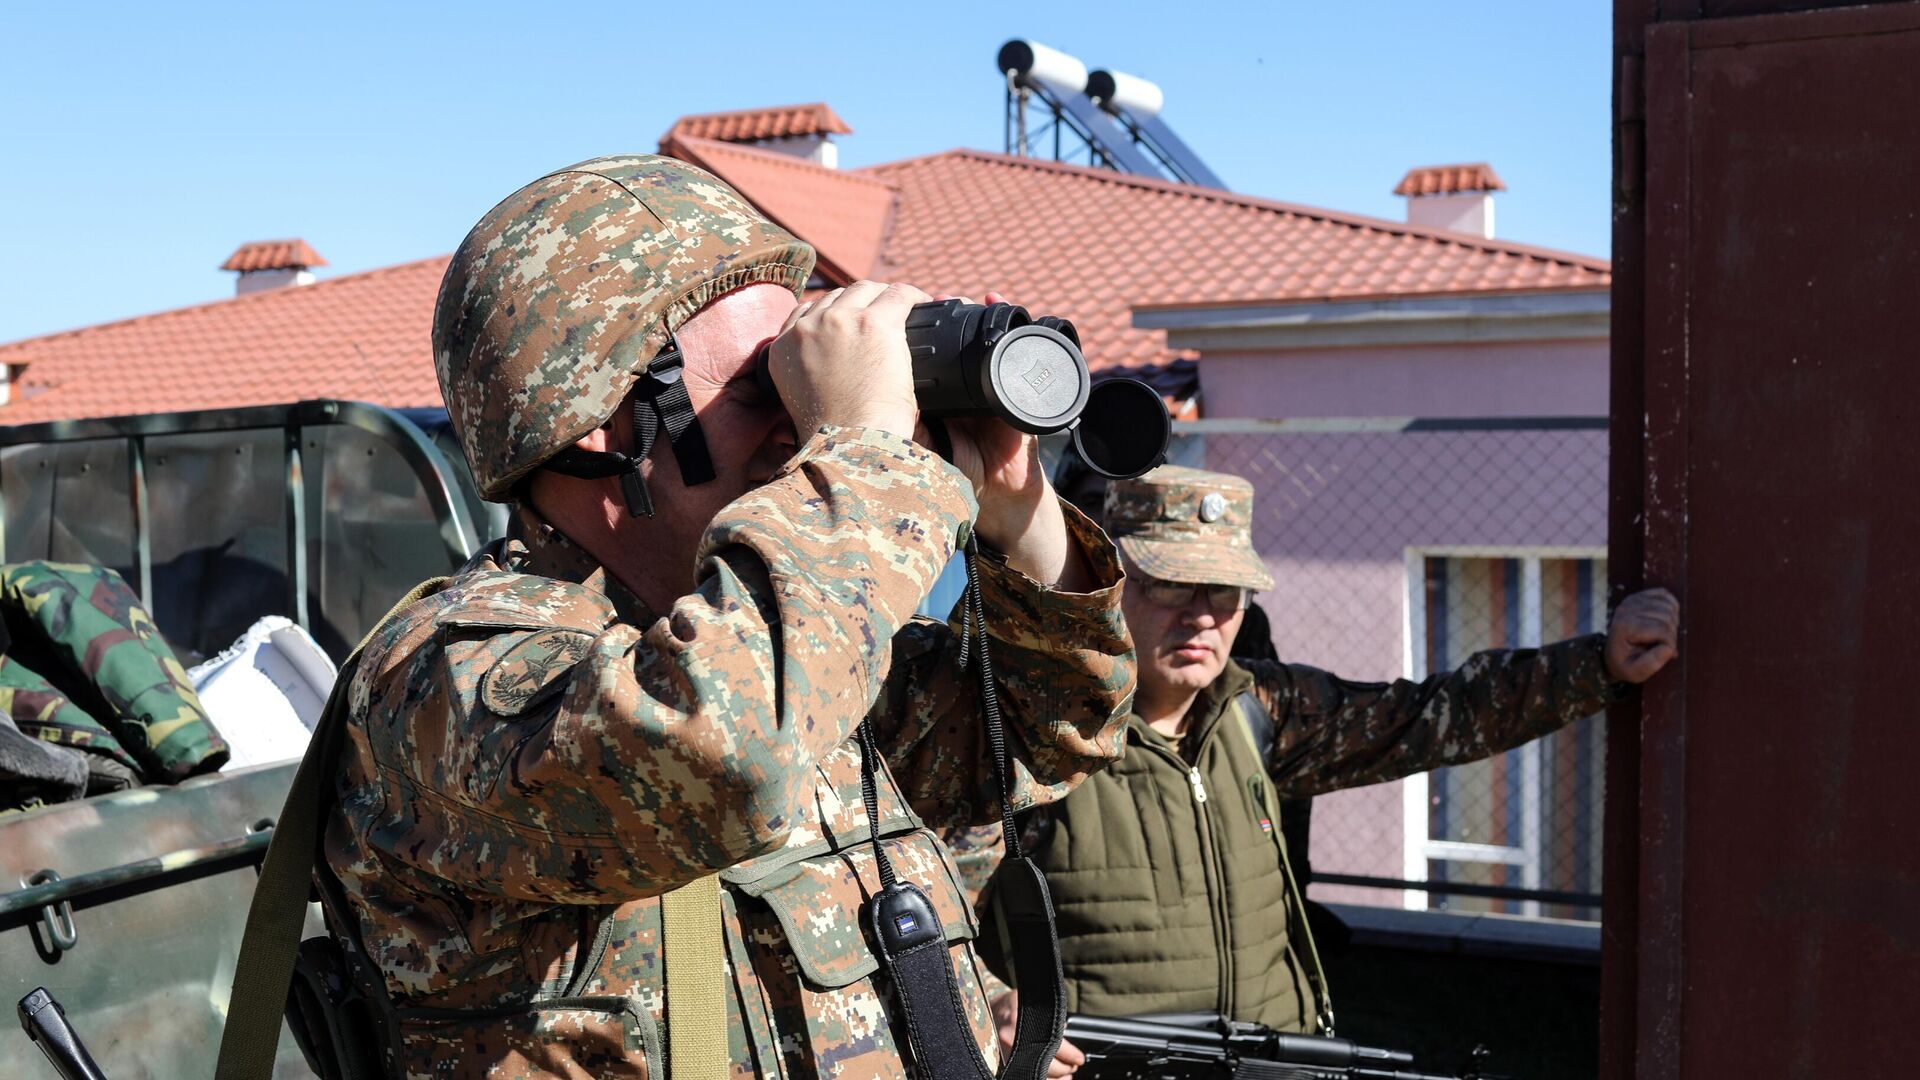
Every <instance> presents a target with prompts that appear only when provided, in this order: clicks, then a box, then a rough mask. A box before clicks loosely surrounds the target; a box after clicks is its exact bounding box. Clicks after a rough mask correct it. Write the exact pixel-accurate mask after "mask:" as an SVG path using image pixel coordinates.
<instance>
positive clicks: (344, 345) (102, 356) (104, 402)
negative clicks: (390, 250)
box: [0, 256, 447, 424]
mask: <svg viewBox="0 0 1920 1080" xmlns="http://www.w3.org/2000/svg"><path fill="white" fill-rule="evenodd" d="M446 268H447V257H446V256H440V257H439V258H433V259H423V260H421V261H419V262H410V263H402V264H401V265H399V266H390V267H386V268H385V269H381V270H371V271H368V272H366V273H364V274H348V275H346V276H343V277H337V278H331V279H329V280H326V281H321V282H317V283H315V284H313V285H305V286H301V287H299V288H288V289H274V290H271V291H268V292H261V293H254V294H253V295H250V296H239V297H233V298H230V299H226V300H218V301H215V302H213V303H211V304H200V305H198V306H196V307H189V308H180V309H178V310H175V311H166V312H161V313H160V314H157V315H143V316H141V317H139V318H134V319H126V320H123V321H120V322H112V323H104V324H101V325H99V326H89V327H86V328H84V329H80V330H70V331H67V332H66V333H62V334H50V335H48V336H46V337H39V338H29V339H28V340H26V341H18V342H14V343H13V344H11V345H0V363H4V364H7V365H9V366H17V365H21V364H24V365H26V370H25V372H24V373H23V374H22V375H21V377H20V379H19V381H18V382H16V383H14V385H13V389H14V393H15V395H16V396H15V398H14V401H13V403H12V404H8V405H4V406H0V423H9V424H13V423H21V424H24V423H30V422H33V421H36V420H55V419H61V418H68V417H72V418H79V417H89V416H115V415H118V414H121V413H139V412H170V411H173V410H176V409H213V408H221V407H225V406H231V405H261V404H269V403H273V402H283V401H298V400H300V399H302V398H314V397H337V398H349V399H359V400H362V401H372V402H376V403H378V404H381V405H390V406H395V407H406V406H416V405H439V404H440V387H439V384H438V382H436V381H435V377H434V373H433V353H432V346H431V344H430V343H429V340H428V336H429V333H430V331H431V328H432V324H433V301H434V297H435V295H436V294H437V293H438V292H439V290H440V275H441V274H442V273H444V272H445V271H446Z"/></svg>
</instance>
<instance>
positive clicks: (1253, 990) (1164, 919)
mask: <svg viewBox="0 0 1920 1080" xmlns="http://www.w3.org/2000/svg"><path fill="white" fill-rule="evenodd" d="M1105 516H1106V526H1107V529H1108V531H1109V533H1110V534H1111V535H1112V536H1113V538H1114V540H1115V542H1116V543H1117V544H1118V546H1119V549H1120V552H1121V555H1122V560H1123V563H1124V565H1125V567H1126V571H1127V578H1128V580H1127V584H1126V587H1125V590H1124V593H1123V596H1122V607H1123V610H1124V612H1125V616H1126V622H1127V629H1128V630H1129V631H1130V632H1131V633H1132V635H1133V640H1134V647H1135V649H1136V650H1137V651H1138V654H1139V687H1138V691H1137V694H1136V697H1135V699H1134V703H1133V715H1132V716H1131V717H1129V718H1128V721H1127V743H1128V745H1127V750H1126V753H1125V755H1124V756H1123V757H1122V759H1121V760H1120V761H1119V762H1118V763H1117V764H1115V765H1113V766H1110V767H1109V768H1108V769H1107V770H1106V771H1105V772H1103V773H1098V774H1095V775H1093V776H1092V777H1090V778H1089V779H1088V780H1087V781H1086V782H1085V783H1084V784H1082V785H1081V787H1080V788H1079V789H1077V790H1076V791H1075V792H1074V793H1073V794H1072V796H1070V797H1069V798H1067V799H1066V800H1064V801H1063V802H1060V803H1056V804H1054V805H1053V806H1051V807H1049V808H1047V809H1046V810H1043V811H1039V812H1038V813H1037V814H1036V815H1031V816H1029V818H1028V820H1027V822H1026V824H1025V826H1024V827H1023V832H1024V833H1025V835H1026V838H1027V840H1028V841H1029V843H1030V845H1031V851H1032V853H1033V854H1034V857H1035V858H1036V860H1037V861H1038V862H1039V863H1040V865H1041V867H1042V868H1043V869H1045V870H1046V872H1047V877H1048V882H1049V885H1050V887H1051V889H1052V893H1053V901H1054V905H1055V908H1056V911H1057V916H1058V920H1059V930H1060V939H1061V954H1062V960H1063V964H1064V967H1065V970H1066V977H1067V994H1068V999H1067V1001H1068V1006H1069V1008H1070V1009H1071V1010H1072V1011H1074V1012H1075V1013H1081V1014H1087V1015H1093V1016H1116V1017H1117V1016H1134V1015H1141V1014H1148V1013H1171V1012H1190V1011H1196V1010H1197V1011H1205V1012H1219V1013H1222V1014H1224V1015H1226V1016H1229V1017H1231V1018H1232V1019H1235V1020H1242V1021H1253V1022H1258V1023H1262V1024H1267V1025H1269V1026H1271V1027H1274V1028H1278V1029H1280V1030H1284V1031H1315V1030H1321V1029H1323V1028H1324V1027H1326V1026H1330V1020H1331V1007H1330V1005H1329V1003H1328V999H1327V993H1326V986H1325V980H1324V978H1323V977H1322V975H1321V972H1320V970H1319V964H1318V961H1317V958H1316V957H1315V955H1314V949H1313V943H1312V939H1311V935H1310V934H1308V933H1307V932H1306V931H1305V930H1304V926H1305V923H1304V920H1303V918H1302V914H1301V897H1300V895H1299V892H1298V888H1297V885H1296V883H1295V881H1294V879H1293V873H1292V870H1291V868H1290V867H1289V866H1288V864H1287V858H1286V849H1285V845H1284V844H1283V843H1282V839H1281V834H1280V822H1279V811H1278V806H1279V803H1280V800H1281V799H1285V798H1296V797H1302V796H1312V795H1319V794H1324V793H1326V792H1330V791H1335V790H1338V789H1341V788H1349V787H1359V786H1361V785H1364V784H1374V783H1379V782H1381V781H1385V780H1394V779H1398V778H1400V777H1403V776H1407V775H1410V774H1413V773H1417V772H1422V771H1424V770H1427V769H1432V768H1436V767H1438V766H1442V765H1458V764H1461V763H1463V762H1469V761H1476V760H1479V759H1481V758H1485V757H1489V756H1492V755H1494V754H1497V753H1500V752H1502V751H1504V750H1508V749H1511V748H1513V747H1515V746H1518V745H1520V744H1522V743H1524V742H1526V741H1528V740H1529V739H1533V738H1537V737H1538V736H1541V735H1544V734H1546V733H1548V732H1550V731H1553V730H1555V729H1557V728H1559V727H1562V726H1564V725H1566V724H1568V723H1571V722H1572V721H1574V720H1577V719H1579V718H1581V717H1583V716H1591V715H1593V714H1594V713H1596V712H1599V711H1600V710H1601V709H1602V708H1603V707H1605V705H1606V704H1607V702H1608V701H1609V700H1610V699H1611V698H1612V697H1613V695H1614V694H1615V693H1616V692H1617V690H1618V689H1619V688H1620V686H1621V684H1633V683H1640V682H1643V681H1645V680H1646V679H1648V678H1649V677H1651V676H1652V675H1653V674H1654V673H1655V672H1657V671H1659V670H1660V668H1662V667H1664V666H1665V665H1666V664H1667V662H1668V661H1670V660H1671V659H1672V658H1673V657H1674V656H1675V655H1676V648H1675V641H1676V636H1677V631H1678V622H1679V604H1678V601H1676V600H1675V599H1674V597H1673V596H1672V595H1671V594H1670V593H1668V592H1666V590H1664V589H1651V590H1647V591H1645V592H1641V593H1637V594H1635V595H1633V596H1630V597H1628V598H1627V599H1626V600H1625V601H1624V602H1623V603H1622V604H1621V605H1620V607H1619V608H1618V610H1616V611H1615V613H1614V616H1613V620H1612V625H1611V627H1610V629H1609V631H1608V633H1606V634H1591V635H1588V636H1586V637H1580V638H1574V639H1572V640H1568V641H1562V642H1558V643H1556V644H1553V645H1548V646H1545V647H1543V648H1538V649H1507V650H1489V651H1486V652H1482V653H1478V654H1476V655H1474V656H1473V657H1472V658H1471V659H1469V660H1468V661H1467V662H1466V663H1465V664H1464V665H1462V666H1461V667H1460V668H1459V669H1458V670H1455V671H1449V672H1441V673H1439V674H1436V675H1433V676H1430V677H1428V678H1427V679H1424V680H1422V681H1420V682H1413V681H1410V680H1405V679H1402V680H1399V681H1396V682H1392V683H1358V682H1349V681H1347V680H1345V679H1341V678H1339V677H1337V676H1335V675H1330V674H1328V673H1326V672H1324V671H1320V670H1317V669H1315V668H1311V667H1307V666H1304V665H1300V664H1284V663H1278V662H1272V661H1246V662H1245V663H1244V664H1243V663H1241V662H1236V661H1233V660H1229V659H1228V654H1227V650H1228V647H1229V646H1230V645H1231V644H1232V643H1233V640H1234V635H1235V633H1236V632H1237V631H1238V630H1239V628H1240V622H1241V619H1242V617H1243V615H1244V613H1245V610H1246V607H1247V604H1248V601H1249V600H1250V599H1251V597H1252V594H1253V592H1255V591H1257V590H1258V591H1264V590H1267V589H1271V588H1272V587H1273V585H1274V581H1273V578H1272V576H1271V575H1270V574H1269V573H1268V572H1267V568H1266V566H1265V565H1264V564H1263V563H1262V562H1261V559H1260V556H1259V554H1258V553H1257V552H1256V551H1255V550H1254V547H1253V539H1252V533H1251V525H1252V521H1253V488H1252V485H1250V484H1249V483H1248V482H1247V481H1246V480H1244V479H1242V478H1240V477H1237V476H1230V475H1227V474H1224V473H1213V472H1203V471H1201V470H1198V469H1188V468H1180V467H1176V466H1167V467H1164V468H1161V469H1157V470H1155V471H1154V472H1152V473H1149V474H1147V475H1146V476H1143V477H1140V478H1139V479H1137V480H1129V481H1120V482H1116V483H1114V484H1113V485H1111V486H1110V487H1109V488H1108V490H1107V497H1106V509H1105ZM1275 602H1277V603H1282V604H1284V603H1285V602H1286V598H1285V595H1284V593H1282V594H1280V595H1278V596H1277V598H1276V601H1275ZM967 849H968V845H961V846H960V850H962V851H963V852H967V854H966V855H965V856H964V857H963V860H962V861H963V862H976V861H977V857H976V856H975V855H973V854H972V852H970V851H968V850H967ZM977 875H978V870H977V868H976V869H975V878H976V880H978V876H977ZM981 904H982V908H983V910H984V911H985V913H986V914H987V915H988V916H989V917H990V922H989V924H988V927H987V929H986V932H985V933H983V935H982V937H983V939H985V944H986V946H987V947H986V948H985V949H984V950H983V952H985V953H986V954H987V955H988V957H989V963H990V965H991V966H993V967H994V968H995V969H996V970H998V971H1001V972H1004V965H1003V964H1002V963H1001V959H1002V958H1001V957H1000V956H999V955H997V951H996V949H995V948H994V946H995V945H996V943H997V940H998V939H1000V938H1001V935H999V934H996V933H995V932H994V930H993V929H992V926H993V924H995V923H997V922H998V920H997V918H992V917H993V916H994V897H993V890H992V887H991V884H990V883H989V884H988V885H987V887H986V889H985V890H984V895H983V896H982V898H981ZM1017 1004H1018V998H1017V995H1016V994H1014V993H1012V992H1007V993H1005V994H1002V995H1001V996H1000V997H999V998H998V999H997V1001H996V1005H995V1013H996V1019H998V1020H999V1021H1001V1024H1002V1028H1001V1030H1002V1032H1003V1036H1002V1037H1003V1038H1005V1037H1007V1036H1009V1035H1010V1034H1011V1030H1012V1028H1011V1020H1012V1017H1013V1015H1014V1014H1015V1011H1016V1009H1017ZM1080 1060H1081V1055H1080V1054H1079V1052H1078V1051H1077V1050H1075V1049H1074V1048H1072V1047H1071V1046H1065V1047H1063V1049H1062V1051H1061V1053H1060V1056H1059V1059H1058V1060H1057V1061H1056V1062H1055V1069H1054V1072H1053V1073H1052V1074H1051V1075H1059V1076H1064V1075H1066V1074H1067V1073H1068V1072H1070V1071H1071V1069H1072V1067H1073V1066H1074V1065H1077V1064H1078V1063H1079V1061H1080Z"/></svg>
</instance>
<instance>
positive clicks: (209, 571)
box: [0, 401, 505, 1080]
mask: <svg viewBox="0 0 1920 1080" xmlns="http://www.w3.org/2000/svg"><path fill="white" fill-rule="evenodd" d="M0 515H4V517H3V518H0V562H19V561H25V560H30V559H48V560H53V561H57V562H78V563H93V564H97V565H102V566H107V567H111V568H112V569H114V570H116V571H118V572H119V574H120V575H121V576H122V577H123V578H125V579H126V580H127V582H128V583H129V584H130V585H132V586H133V588H134V589H135V591H136V592H138V594H139V595H140V597H141V599H142V600H143V601H144V603H145V604H146V606H147V608H148V610H149V611H150V612H151V613H152V615H153V617H154V621H155V623H156V624H157V625H158V626H159V628H160V630H161V632H162V633H163V634H164V635H165V636H166V638H167V640H168V642H169V644H171V645H172V647H173V649H174V651H175V653H176V654H177V655H178V656H179V658H180V660H181V662H182V663H184V664H188V665H191V664H194V663H196V662H199V661H201V660H204V659H206V658H208V657H210V656H213V655H215V654H217V653H218V652H219V651H220V650H222V649H224V648H226V647H227V646H228V645H229V644H231V643H232V642H233V641H234V640H235V639H236V638H238V637H239V636H240V635H242V634H243V633H244V632H245V631H246V630H247V628H248V627H249V626H250V625H252V624H253V623H254V621H255V620H257V619H259V618H260V617H262V616H265V615H281V616H284V617H286V618H288V619H291V620H293V621H294V622H296V623H298V624H299V625H300V626H301V627H303V628H305V629H306V630H307V631H308V633H310V634H311V635H312V636H313V637H314V639H315V640H316V641H317V642H318V643H319V644H320V645H321V647H322V648H323V649H324V650H325V651H326V652H327V653H328V654H329V655H330V656H331V657H332V658H333V660H334V661H335V662H336V663H338V662H340V661H342V660H344V659H345V657H346V654H347V652H348V651H349V650H350V649H351V648H352V647H353V646H354V644H356V643H357V642H358V641H359V639H360V637H361V636H362V635H363V634H364V633H365V632H366V631H367V630H368V629H369V628H371V626H372V624H373V623H374V621H375V620H377V619H379V618H380V616H381V615H383V614H385V612H386V610H387V608H388V607H389V606H390V605H391V604H392V603H393V602H394V600H395V599H397V598H398V597H400V596H401V595H403V594H404V593H405V592H406V591H407V590H408V589H409V588H411V587H412V586H413V585H414V584H415V583H417V582H419V581H420V580H422V579H424V578H427V577H431V576H433V575H435V574H442V573H446V572H448V571H449V570H450V569H452V568H454V567H456V566H458V565H459V564H460V563H462V562H464V561H465V560H466V559H467V557H468V556H470V555H471V554H472V553H473V552H474V551H475V550H476V549H477V548H478V546H479V545H480V544H481V543H483V542H484V540H485V539H486V538H488V537H491V536H496V535H499V534H500V533H501V532H503V531H504V526H505V517H504V510H503V508H501V507H499V506H498V505H495V504H490V503H486V502H483V501H481V499H480V498H479V495H478V493H477V492H476V491H475V490H474V487H473V483H472V480H471V479H470V477H469V476H468V474H467V470H466V468H465V465H464V464H463V463H462V459H461V456H460V452H459V449H458V446H457V445H456V444H455V443H454V441H453V436H452V434H451V432H450V431H449V430H448V425H447V418H446V413H445V412H444V411H443V410H438V409H420V410H398V411H396V410H391V409H385V408H381V407H378V406H373V405H367V404H363V403H359V402H350V401H303V402H299V403H296V404H290V405H276V406H262V407H250V408H237V409H220V410H209V411H198V412H184V413H170V414H159V415H147V416H124V417H113V418H107V419H95V420H63V421H55V422H51V423H44V424H31V425H21V426H16V427H11V428H0ZM218 719H219V718H216V720H218ZM297 764H298V763H297V761H287V762H284V763H279V764H266V765H259V766H255V767H251V768H241V769H230V770H227V771H223V772H219V773H214V774H211V775H207V776H202V777H197V778H195V779H193V780H189V781H187V782H185V783H183V784H180V785H178V786H175V787H143V788H135V789H132V790H128V791H123V792H117V793H114V794H109V795H101V796H96V797H94V798H90V799H84V800H81V801H79V802H69V803H61V804H57V805H52V806H46V807H41V808H38V809H34V810H29V811H26V812H23V813H15V814H7V815H4V816H0V996H4V998H5V1000H6V1001H7V1002H9V1003H10V1002H14V1001H17V1000H19V999H20V998H21V997H22V996H23V995H25V994H27V993H28V992H29V991H31V990H32V989H33V988H34V987H36V986H45V987H47V989H48V990H50V991H51V992H52V993H53V995H54V996H55V997H56V998H57V999H58V1000H59V1001H60V1003H61V1004H62V1005H63V1006H64V1007H65V1009H66V1011H67V1015H68V1018H69V1020H70V1021H71V1022H72V1023H73V1025H74V1026H75V1028H76V1029H77V1030H78V1031H79V1032H80V1034H81V1035H82V1037H83V1038H84V1039H85V1040H86V1041H87V1044H88V1047H89V1049H90V1050H91V1052H92V1054H93V1056H94V1058H95V1059H96V1060H97V1061H98V1063H99V1064H100V1066H101V1067H102V1068H103V1069H104V1070H105V1071H106V1073H107V1075H109V1076H111V1077H113V1080H139V1078H143V1077H152V1078H164V1080H177V1078H181V1077H200V1076H211V1075H212V1073H213V1065H214V1059H215V1057H216V1055H217V1051H218V1047H219V1041H220V1031H221V1027H222V1024H223V1022H224V1017H225V1014H226V1004H227V1003H226V995H227V993H228V988H229V986H230V984H231V980H232V976H233V966H234V961H235V957H236V956H237V955H238V952H239V946H240V937H241V932H242V930H243V928H244V926H245V923H246V913H247V905H248V902H249V899H250V897H251V895H252V890H253V882H254V879H255V876H256V874H257V867H258V865H259V861H260V859H261V857H262V856H263V855H264V854H265V852H266V846H267V842H268V840H269V839H270V838H271V836H272V827H273V819H274V816H275V815H276V814H278V813H279V812H280V808H281V804H282V802H283V801H284V799H285V796H286V792H287V788H288V786H289V785H290V784H291V783H292V779H293V773H294V769H295V767H296V765H297ZM310 932H313V933H317V932H319V920H318V917H317V916H315V917H313V918H312V920H311V923H310ZM38 1057H39V1054H38V1052H37V1051H36V1050H35V1049H34V1048H33V1046H32V1045H31V1043H29V1042H28V1040H27V1038H26V1036H25V1035H24V1034H23V1033H22V1032H21V1031H20V1029H19V1028H18V1027H16V1026H11V1025H10V1026H9V1028H8V1029H6V1030H5V1031H3V1032H0V1074H4V1075H6V1076H21V1077H33V1076H41V1075H45V1076H51V1075H53V1074H52V1072H51V1071H50V1070H48V1069H47V1067H46V1064H45V1062H42V1061H39V1060H37V1059H38ZM277 1075H279V1076H284V1077H306V1076H310V1075H311V1074H310V1073H309V1072H308V1071H307V1068H306V1065H305V1062H304V1061H303V1059H302V1058H301V1055H300V1052H299V1050H298V1049H297V1048H296V1047H295V1046H294V1044H293V1042H292V1040H291V1038H290V1037H284V1036H283V1038H282V1042H281V1048H280V1058H279V1067H278V1069H277Z"/></svg>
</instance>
